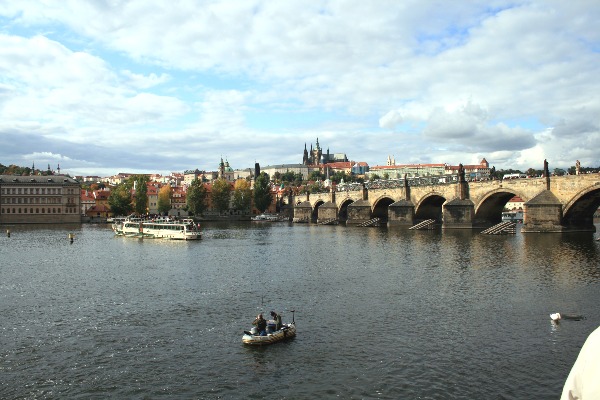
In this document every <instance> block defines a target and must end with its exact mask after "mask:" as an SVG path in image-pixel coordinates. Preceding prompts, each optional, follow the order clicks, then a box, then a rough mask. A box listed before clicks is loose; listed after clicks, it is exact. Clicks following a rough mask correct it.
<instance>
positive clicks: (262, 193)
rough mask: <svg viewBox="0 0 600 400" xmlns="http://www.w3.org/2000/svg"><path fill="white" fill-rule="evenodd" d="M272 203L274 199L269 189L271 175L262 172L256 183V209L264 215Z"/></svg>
mask: <svg viewBox="0 0 600 400" xmlns="http://www.w3.org/2000/svg"><path fill="white" fill-rule="evenodd" d="M272 201H273V198H272V197H271V191H270V188H269V175H267V174H266V173H264V172H261V173H260V175H259V176H257V177H256V182H254V207H256V208H257V209H258V211H260V212H261V213H263V212H265V210H266V209H267V208H269V205H271V202H272Z"/></svg>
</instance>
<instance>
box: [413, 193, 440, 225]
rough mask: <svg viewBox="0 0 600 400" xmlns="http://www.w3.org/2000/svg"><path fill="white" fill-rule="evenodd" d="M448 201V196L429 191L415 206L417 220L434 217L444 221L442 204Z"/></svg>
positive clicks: (438, 220)
mask: <svg viewBox="0 0 600 400" xmlns="http://www.w3.org/2000/svg"><path fill="white" fill-rule="evenodd" d="M445 202H446V198H445V197H444V196H443V195H442V194H440V193H436V192H432V193H429V194H428V195H426V196H425V197H423V198H422V199H421V200H420V201H419V202H418V203H417V205H416V206H415V220H416V221H424V220H426V219H433V220H436V221H437V222H441V221H442V206H443V205H444V203H445Z"/></svg>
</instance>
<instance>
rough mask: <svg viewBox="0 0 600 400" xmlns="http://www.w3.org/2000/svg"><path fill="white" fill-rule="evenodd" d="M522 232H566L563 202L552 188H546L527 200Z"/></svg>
mask: <svg viewBox="0 0 600 400" xmlns="http://www.w3.org/2000/svg"><path fill="white" fill-rule="evenodd" d="M523 206H524V212H523V228H521V232H537V233H544V232H564V231H565V227H564V226H563V225H562V214H563V212H562V204H561V202H560V200H558V199H557V198H556V196H555V195H554V194H553V193H552V192H551V191H550V190H544V191H543V192H541V193H540V194H538V195H537V196H535V197H534V198H533V199H531V200H529V201H528V202H526V203H525V204H524V205H523Z"/></svg>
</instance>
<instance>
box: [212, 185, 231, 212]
mask: <svg viewBox="0 0 600 400" xmlns="http://www.w3.org/2000/svg"><path fill="white" fill-rule="evenodd" d="M211 199H212V204H213V207H215V208H216V209H217V211H219V212H220V213H222V212H223V211H226V210H229V201H230V200H231V186H230V185H229V182H227V181H226V180H225V179H223V178H219V179H217V180H216V181H214V182H213V184H212V192H211Z"/></svg>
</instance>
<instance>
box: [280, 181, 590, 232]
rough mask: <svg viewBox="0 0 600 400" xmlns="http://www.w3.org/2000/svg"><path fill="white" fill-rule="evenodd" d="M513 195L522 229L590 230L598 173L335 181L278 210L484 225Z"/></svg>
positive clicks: (311, 216)
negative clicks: (443, 180)
mask: <svg viewBox="0 0 600 400" xmlns="http://www.w3.org/2000/svg"><path fill="white" fill-rule="evenodd" d="M513 196H519V197H521V198H522V199H523V200H524V202H525V203H524V219H523V228H522V232H566V231H592V232H594V231H595V227H594V223H593V216H594V212H595V211H596V210H597V209H598V207H599V206H600V174H597V173H596V174H582V175H566V176H552V177H550V176H548V177H541V178H522V179H511V180H487V181H480V182H466V181H464V179H460V178H459V179H456V181H455V182H452V183H433V182H432V181H430V182H425V183H423V181H413V182H409V181H408V180H406V179H404V180H390V181H376V182H369V183H367V184H365V185H359V184H353V185H349V184H347V185H338V186H337V187H336V188H335V189H331V190H330V191H329V192H323V193H312V194H303V195H298V196H291V195H289V196H288V197H287V199H285V200H284V204H285V203H287V205H284V206H283V211H284V212H288V213H289V214H288V215H289V216H290V217H293V219H294V221H296V222H317V223H319V222H324V221H332V220H335V221H341V222H345V223H346V224H347V225H350V224H361V223H364V222H366V221H369V220H371V219H372V218H379V219H380V220H381V221H383V222H387V224H388V226H393V225H407V226H412V225H414V224H416V223H418V222H420V221H423V220H427V219H433V220H435V221H436V222H437V223H440V224H441V225H442V227H443V228H484V227H488V226H491V225H493V224H496V223H499V222H500V221H501V218H502V210H503V208H504V206H505V204H506V203H507V202H508V201H509V200H510V199H511V198H512V197H513ZM286 209H287V210H286Z"/></svg>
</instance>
